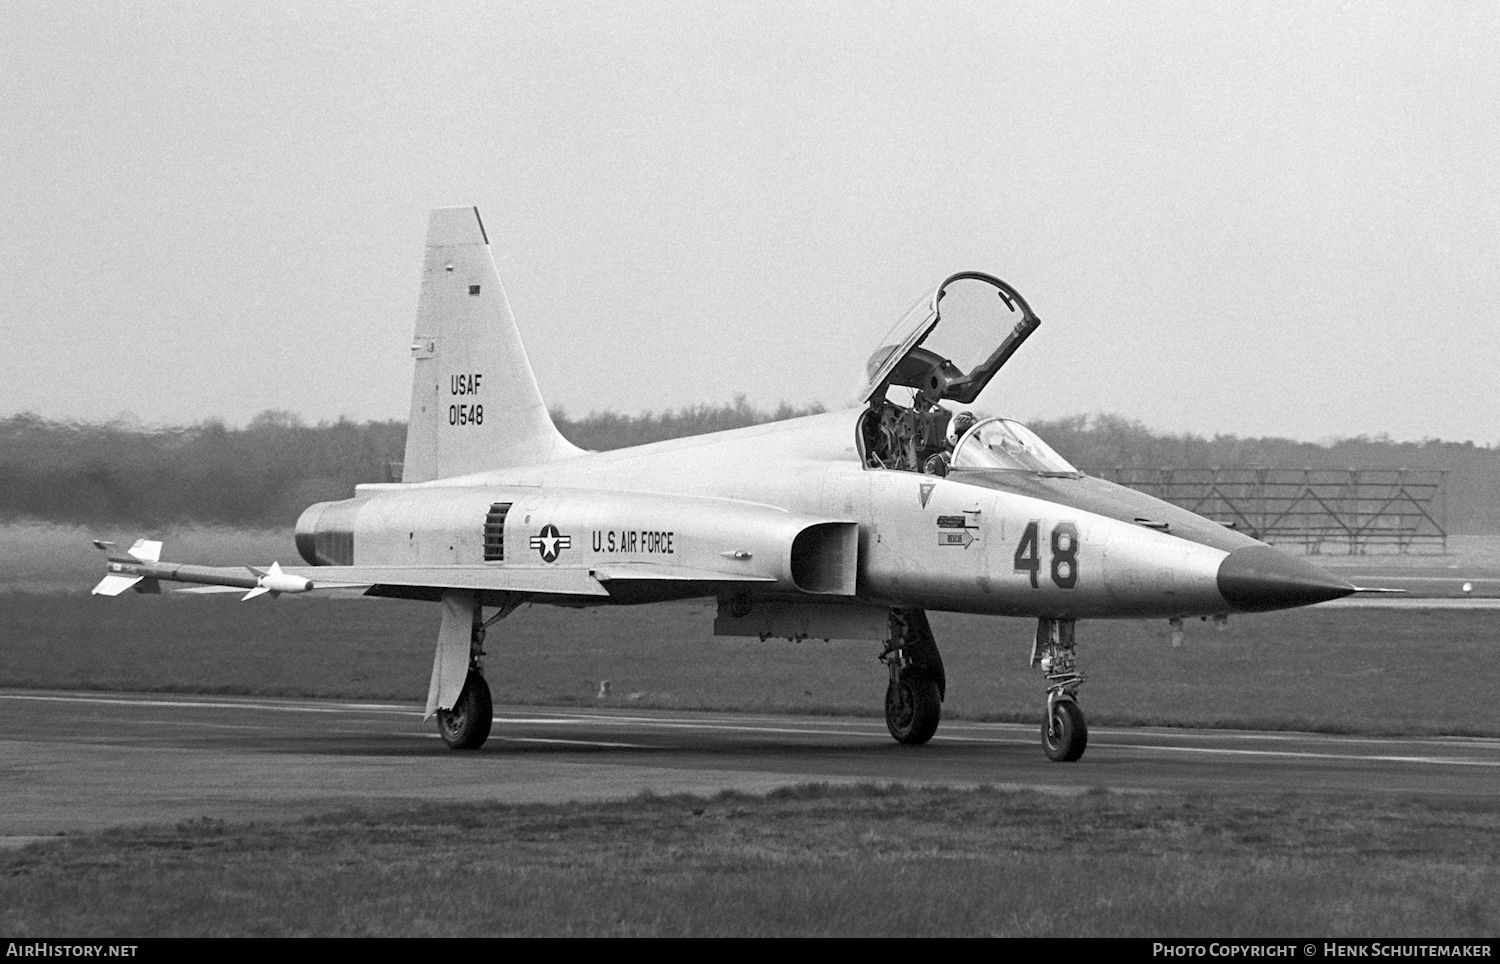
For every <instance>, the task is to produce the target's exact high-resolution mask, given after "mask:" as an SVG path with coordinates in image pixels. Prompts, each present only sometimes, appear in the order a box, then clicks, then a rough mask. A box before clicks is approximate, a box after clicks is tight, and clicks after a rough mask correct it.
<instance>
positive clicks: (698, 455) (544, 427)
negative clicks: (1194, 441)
mask: <svg viewBox="0 0 1500 964" xmlns="http://www.w3.org/2000/svg"><path fill="white" fill-rule="evenodd" d="M1039 324H1040V321H1039V319H1038V318H1037V315H1036V313H1035V312H1034V311H1032V309H1031V307H1030V305H1029V304H1028V303H1027V302H1026V300H1025V299H1024V298H1023V297H1021V295H1020V294H1019V293H1018V292H1017V291H1016V290H1015V289H1014V288H1012V287H1011V286H1010V285H1008V284H1006V283H1005V282H1004V281H1002V280H1000V279H999V278H996V277H994V276H992V275H989V274H983V273H980V272H973V271H970V272H963V273H960V274H955V275H953V276H951V277H949V278H947V279H945V280H943V281H942V282H941V283H940V284H938V285H937V287H936V288H935V289H933V290H932V292H931V293H930V294H928V295H927V296H925V297H923V298H922V299H921V300H919V301H918V302H917V304H916V305H915V306H914V307H913V308H912V309H911V310H910V311H909V312H907V314H906V315H905V316H903V317H902V318H901V320H900V321H899V322H898V323H897V324H896V325H895V327H894V328H892V329H891V331H890V333H889V334H888V335H887V336H886V337H885V338H884V339H882V340H881V341H880V343H879V347H878V348H877V349H876V351H875V352H874V353H873V354H872V355H871V357H870V358H869V361H868V363H867V365H866V366H865V369H864V372H863V375H862V377H861V378H860V379H859V381H858V384H857V387H856V390H855V392H854V396H853V400H854V404H853V405H852V407H850V408H847V409H845V410H842V411H834V412H827V413H824V414H819V415H812V416H808V417H804V418H797V419H792V420H788V421H783V422H776V423H772V424H766V425H758V426H754V427H751V428H744V429H737V430H733V431H727V432H718V433H714V434H710V435H703V436H698V437H694V438H685V439H678V440H673V441H667V442H658V443H655V444H651V445H643V446H639V447H636V448H629V449H621V450H616V451H609V452H585V451H582V450H580V449H579V448H577V447H575V446H574V445H572V444H571V443H569V442H568V441H567V440H566V439H564V438H563V437H562V435H561V434H559V433H558V430H557V428H556V427H555V426H554V424H553V422H552V419H551V417H550V416H549V415H548V412H547V407H546V405H545V404H544V403H543V401H542V396H541V392H540V391H539V390H538V387H537V382H536V378H535V377H534V375H533V374H532V369H531V363H530V361H529V360H528V359H527V356H526V352H525V349H524V348H523V347H522V344H521V338H520V334H519V332H518V330H517V327H516V322H515V319H514V317H513V316H512V313H511V309H510V306H509V304H508V302H507V299H506V296H505V292H504V290H503V289H502V288H501V285H500V279H499V277H498V274H497V272H496V269H495V261H494V258H493V256H492V254H491V252H490V245H489V239H488V236H487V234H486V232H485V229H484V225H483V223H482V221H481V220H480V217H479V212H478V210H477V209H475V208H472V207H454V208H441V209H438V210H435V211H433V212H432V214H431V217H430V220H429V224H428V232H427V248H426V259H425V263H424V265H423V276H422V287H421V294H420V297H419V299H418V306H417V320H416V330H415V333H414V337H413V343H412V347H411V351H412V356H413V358H414V367H415V376H414V379H413V386H412V395H411V414H410V422H409V427H408V430H407V440H406V453H405V462H404V469H403V477H402V481H401V482H399V483H382V484H368V485H360V486H358V487H357V489H356V492H355V495H354V497H353V498H349V499H344V500H341V501H336V502H322V503H318V504H316V505H313V506H311V507H309V508H308V509H307V510H306V511H304V512H303V513H302V515H301V517H300V518H299V519H298V521H297V526H296V544H297V548H298V551H299V552H300V554H301V555H302V558H303V560H304V561H305V562H306V563H307V565H306V566H288V567H282V566H280V565H272V566H265V567H244V568H223V567H205V566H191V565H182V564H176V563H166V562H162V561H161V558H160V554H161V544H160V543H159V542H154V541H147V540H141V541H139V542H137V543H136V544H135V546H133V547H131V548H130V549H129V550H125V551H117V550H116V549H115V548H114V547H113V546H112V545H111V544H109V543H99V545H100V547H101V548H103V549H104V550H105V551H106V552H107V553H108V559H109V561H108V574H107V575H106V576H105V577H104V580H103V581H102V582H100V583H99V585H98V586H97V587H95V589H94V592H96V593H103V594H109V595H113V594H117V593H120V592H123V591H125V590H127V589H135V590H136V591H143V592H154V591H160V585H161V583H162V582H164V581H176V582H185V583H197V584H199V587H198V590H199V591H203V590H209V591H214V590H219V591H237V590H247V595H246V598H250V597H252V596H257V595H271V596H276V595H279V594H281V593H303V592H312V591H318V590H329V589H336V590H345V591H348V590H351V589H352V590H362V591H363V592H365V593H366V594H368V595H371V596H384V597H394V598H399V599H412V600H425V601H429V602H435V603H438V604H440V606H441V612H442V617H441V623H440V628H439V630H438V639H437V646H436V651H435V654H434V657H433V664H432V676H431V681H430V685H429V687H428V696H427V715H428V717H429V718H432V717H436V719H437V726H438V730H439V732H440V733H441V735H442V737H443V739H444V741H445V742H446V743H447V744H448V745H449V746H450V747H453V748H454V749H459V750H472V749H475V748H477V747H479V746H480V745H482V744H483V743H484V742H485V740H486V739H487V737H488V736H489V732H490V726H491V720H492V704H491V698H490V690H489V686H488V684H487V683H486V682H485V676H484V672H485V667H484V657H485V648H484V646H485V638H486V634H487V632H488V631H489V630H490V629H491V628H492V627H493V626H495V624H496V623H497V622H498V621H500V620H502V619H504V618H505V617H506V616H507V615H509V614H510V613H512V612H514V611H515V609H516V608H517V607H518V606H520V605H522V604H523V603H531V604H534V605H556V606H572V607H580V606H619V605H639V604H643V603H654V602H662V601H666V600H679V599H689V598H700V597H706V598H714V599H717V601H718V610H717V616H716V618H715V620H714V624H713V630H714V633H715V634H718V635H728V636H748V637H756V638H759V639H761V640H766V639H770V638H787V639H794V640H796V639H805V638H839V639H865V640H871V641H873V642H876V643H878V646H879V650H878V651H879V658H880V660H881V661H882V662H883V663H884V664H885V666H886V667H887V670H888V676H889V683H888V685H887V687H886V694H885V718H886V723H887V726H888V728H889V730H890V733H891V736H892V737H894V738H895V739H896V740H897V741H899V742H901V743H904V744H911V745H916V744H922V743H925V742H927V741H928V740H929V739H931V738H932V736H933V734H934V733H935V732H936V731H937V728H938V723H939V720H940V718H941V715H942V704H943V700H944V698H945V694H946V691H947V678H946V674H945V673H944V670H943V660H942V657H941V655H940V653H939V648H938V643H937V640H936V639H935V638H934V636H933V632H932V627H931V624H930V623H929V621H928V618H927V613H928V611H930V610H942V611H948V612H962V613H988V614H994V615H999V616H1012V617H1026V618H1028V619H1034V620H1036V633H1035V636H1034V638H1033V639H1032V640H1031V652H1030V662H1031V665H1032V666H1033V667H1035V668H1037V669H1039V670H1040V671H1041V677H1042V685H1043V689H1044V691H1045V711H1044V713H1043V722H1042V727H1041V736H1042V745H1043V748H1044V750H1045V752H1046V755H1047V756H1048V757H1049V758H1051V759H1052V760H1056V761H1060V762H1066V761H1075V760H1078V759H1079V758H1080V757H1081V756H1082V755H1083V752H1084V749H1085V747H1086V746H1087V742H1088V726H1087V723H1086V719H1085V716H1084V713H1083V710H1082V708H1081V707H1080V703H1079V691H1080V686H1081V684H1082V683H1083V681H1084V673H1083V672H1082V670H1081V668H1080V665H1081V664H1080V659H1079V655H1078V650H1077V646H1076V644H1075V626H1076V624H1077V622H1078V621H1079V620H1081V619H1085V620H1086V619H1097V620H1108V619H1125V618H1129V619H1143V618H1150V619H1166V620H1172V621H1180V620H1182V619H1186V618H1188V617H1193V616H1199V617H1205V618H1224V617H1227V616H1228V615H1230V614H1233V613H1254V612H1262V611H1267V610H1275V609H1284V608H1289V607H1295V606H1305V605H1309V604H1312V603H1317V602H1322V601H1324V600H1330V599H1335V598H1338V597H1341V596H1345V595H1347V594H1350V593H1353V592H1356V591H1358V590H1356V588H1355V587H1354V586H1352V585H1350V584H1349V583H1347V582H1344V581H1343V580H1341V579H1337V578H1335V577H1333V576H1331V575H1329V574H1327V573H1325V572H1323V571H1321V570H1319V569H1317V568H1315V567H1314V566H1312V565H1310V564H1308V563H1306V562H1304V561H1302V560H1300V559H1297V558H1294V557H1292V556H1289V555H1286V554H1284V553H1282V552H1280V551H1278V550H1276V549H1274V548H1272V547H1271V546H1269V545H1266V544H1264V543H1261V542H1259V541H1257V540H1255V539H1253V538H1251V537H1250V536H1248V535H1245V534H1243V533H1240V532H1236V531H1233V530H1231V529H1228V528H1225V527H1224V526H1221V525H1219V524H1217V523H1215V522H1211V521H1209V520H1208V519H1205V518H1202V517H1200V516H1198V515H1195V514H1193V513H1191V512H1188V511H1186V510H1184V509H1181V508H1178V507H1176V506H1173V505H1171V504H1168V503H1166V502H1162V501H1159V500H1157V499H1154V498H1151V497H1149V496H1146V495H1144V494H1142V493H1139V492H1136V491H1134V490H1132V489H1128V488H1124V487H1121V486H1119V485H1115V484H1112V483H1110V482H1106V481H1103V480H1101V479H1096V478H1091V477H1089V476H1087V475H1085V474H1084V473H1082V472H1080V471H1078V469H1076V468H1074V467H1073V466H1072V465H1070V464H1069V463H1068V461H1067V460H1066V459H1064V458H1063V457H1062V456H1060V455H1059V454H1058V453H1057V452H1055V451H1054V450H1053V449H1052V448H1051V447H1049V446H1048V445H1047V443H1046V442H1044V441H1043V440H1042V439H1041V438H1039V437H1038V436H1037V435H1035V434H1034V433H1032V432H1031V431H1030V430H1028V429H1027V428H1025V427H1024V426H1023V425H1021V424H1019V423H1018V422H1015V421H1013V420H1011V419H1008V418H1000V417H991V418H982V419H981V418H976V417H974V416H973V415H972V414H970V413H969V412H968V411H967V410H965V409H964V407H965V406H968V405H970V404H972V403H973V402H974V400H975V399H976V398H977V397H978V395H979V393H980V392H981V391H982V390H983V389H984V388H985V386H986V385H988V384H989V383H990V381H991V380H992V379H993V378H995V376H996V375H997V373H998V372H999V371H1000V369H1001V368H1002V367H1003V366H1004V365H1005V364H1006V362H1007V361H1008V360H1009V359H1010V358H1011V356H1012V355H1013V353H1014V352H1015V351H1016V349H1017V348H1019V347H1020V346H1021V344H1022V342H1024V341H1025V340H1026V339H1027V338H1028V337H1029V336H1030V335H1031V334H1032V332H1034V331H1035V330H1036V329H1037V326H1038V325H1039ZM190 591H191V590H190ZM1175 624H1176V625H1178V626H1180V622H1178V623H1175Z"/></svg>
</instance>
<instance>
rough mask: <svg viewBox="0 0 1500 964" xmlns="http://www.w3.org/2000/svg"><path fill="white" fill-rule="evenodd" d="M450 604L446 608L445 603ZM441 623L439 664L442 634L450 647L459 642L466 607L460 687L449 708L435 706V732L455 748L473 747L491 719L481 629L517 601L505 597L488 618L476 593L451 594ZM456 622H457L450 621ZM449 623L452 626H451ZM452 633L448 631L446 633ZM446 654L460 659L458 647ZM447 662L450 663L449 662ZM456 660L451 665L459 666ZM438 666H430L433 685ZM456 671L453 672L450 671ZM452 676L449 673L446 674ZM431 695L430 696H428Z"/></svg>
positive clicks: (480, 742)
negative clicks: (465, 659)
mask: <svg viewBox="0 0 1500 964" xmlns="http://www.w3.org/2000/svg"><path fill="white" fill-rule="evenodd" d="M450 603H451V606H452V607H453V609H452V610H450V609H449V608H448V607H449V606H450ZM444 605H445V610H444V617H443V618H444V627H443V629H442V630H441V631H440V632H439V640H438V657H437V660H438V664H439V665H441V664H442V662H443V658H444V646H445V644H444V637H446V638H447V639H448V640H449V641H450V643H451V644H452V645H453V646H454V647H462V646H463V632H464V630H463V628H462V627H463V623H462V622H459V621H458V620H461V619H462V618H463V616H462V614H463V612H464V610H465V609H467V610H468V623H469V627H468V636H469V645H468V669H467V674H466V675H465V677H464V685H463V690H462V691H460V692H459V694H458V698H457V699H456V700H454V701H453V706H452V707H449V708H442V707H437V708H436V713H437V723H438V734H439V735H440V736H441V737H442V738H443V742H444V743H446V744H448V746H449V747H450V748H452V749H455V750H477V749H479V748H480V747H481V746H483V745H484V741H485V740H487V739H489V736H490V726H491V724H492V723H493V722H494V718H495V710H494V703H493V702H492V701H491V699H490V685H489V684H488V683H486V682H485V679H484V655H485V654H484V636H485V631H486V630H487V629H489V627H490V626H491V625H493V624H494V623H496V622H498V621H499V620H501V619H504V618H505V617H506V616H508V615H510V614H511V613H512V612H514V611H515V608H516V605H517V601H516V600H513V599H507V600H506V602H505V604H504V605H502V606H501V607H500V611H499V612H497V613H495V615H493V616H491V617H490V618H489V619H488V620H486V619H485V618H484V607H483V606H481V605H480V604H479V599H478V597H477V596H464V597H458V596H455V597H453V598H452V599H451V600H449V599H445V600H444ZM455 622H457V625H454V623H455ZM449 627H452V628H451V629H450V628H449ZM450 634H452V635H450ZM449 654H450V655H451V656H452V657H455V658H456V659H457V660H462V659H463V650H462V648H456V649H450V650H449ZM450 665H451V664H450ZM463 665H464V664H463V663H462V662H459V663H458V665H457V666H456V667H453V668H454V669H459V668H461V667H463ZM438 672H439V670H438V667H434V682H433V689H434V692H436V690H437V687H438V682H437V681H438V675H437V674H438ZM454 675H456V674H454ZM449 678H452V677H449ZM429 699H431V697H429Z"/></svg>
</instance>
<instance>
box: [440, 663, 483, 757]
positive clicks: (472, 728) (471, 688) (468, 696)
mask: <svg viewBox="0 0 1500 964" xmlns="http://www.w3.org/2000/svg"><path fill="white" fill-rule="evenodd" d="M494 718H495V708H494V704H492V703H491V702H490V684H488V683H486V682H485V681H484V677H483V676H481V675H479V674H478V673H474V672H471V673H469V678H468V679H466V680H464V689H463V692H462V693H460V694H458V702H457V703H456V704H454V707H453V709H451V710H438V714H437V720H438V732H439V733H440V734H442V736H443V742H444V743H446V744H448V745H449V746H450V747H452V748H453V749H455V750H477V749H479V748H480V747H481V746H484V741H485V740H487V739H489V737H490V723H491V722H492V721H493V720H494Z"/></svg>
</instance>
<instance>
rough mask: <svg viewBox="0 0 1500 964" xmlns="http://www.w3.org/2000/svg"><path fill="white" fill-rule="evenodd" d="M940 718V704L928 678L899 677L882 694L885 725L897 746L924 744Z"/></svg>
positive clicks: (909, 674)
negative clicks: (883, 697) (883, 696)
mask: <svg viewBox="0 0 1500 964" xmlns="http://www.w3.org/2000/svg"><path fill="white" fill-rule="evenodd" d="M942 717H943V700H942V697H940V696H939V695H938V685H937V683H936V682H935V681H934V680H932V679H931V678H930V677H927V676H923V675H921V674H920V673H902V674H901V675H900V677H899V678H897V679H896V680H895V681H894V682H892V683H891V685H890V686H889V687H888V688H887V689H886V691H885V725H886V728H887V729H889V730H890V731H891V736H894V737H895V738H896V742H897V743H905V744H906V745H907V746H917V745H919V744H922V743H926V742H927V741H928V740H930V739H932V734H934V733H936V732H937V728H938V721H939V720H941V719H942Z"/></svg>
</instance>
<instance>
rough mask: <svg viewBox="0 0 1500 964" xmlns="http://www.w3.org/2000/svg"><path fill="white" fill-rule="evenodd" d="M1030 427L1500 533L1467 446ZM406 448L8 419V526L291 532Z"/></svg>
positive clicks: (665, 418) (267, 417)
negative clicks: (1309, 480) (1405, 477)
mask: <svg viewBox="0 0 1500 964" xmlns="http://www.w3.org/2000/svg"><path fill="white" fill-rule="evenodd" d="M819 411H822V408H821V407H820V406H811V407H808V408H796V407H793V406H789V405H786V404H783V405H781V406H780V407H778V408H777V409H775V410H772V411H766V410H762V409H758V408H756V407H754V406H753V405H750V404H749V403H748V402H747V401H746V400H745V399H744V398H743V397H742V398H737V399H735V401H734V402H732V403H729V404H725V405H717V406H715V405H697V406H692V407H690V408H684V409H678V410H676V411H669V412H661V413H643V414H640V415H620V414H617V413H614V412H602V413H601V412H595V413H590V414H589V415H587V416H585V417H583V418H571V417H569V416H567V415H566V414H565V413H563V412H560V411H555V412H553V413H552V414H553V418H554V420H555V421H556V422H557V425H558V428H559V430H561V432H562V433H563V435H565V436H566V437H567V438H568V439H569V440H571V441H572V442H573V443H574V444H576V445H579V446H581V447H583V448H586V449H594V450H600V451H603V450H606V449H613V448H622V447H625V446H630V445H642V444H645V443H648V442H656V441H661V440H663V439H669V438H678V437H681V436H686V435H696V434H700V433H704V432H715V431H721V430H724V429H731V428H741V427H743V426H746V425H755V424H758V423H761V422H768V421H774V420H779V419H786V418H794V417H797V416H801V415H809V414H815V413H817V412H819ZM1031 427H1032V428H1033V429H1035V430H1036V431H1037V433H1038V434H1040V435H1041V436H1042V437H1043V438H1045V439H1047V440H1048V441H1049V442H1050V443H1051V444H1052V446H1053V447H1054V448H1056V449H1057V450H1058V451H1059V452H1061V453H1062V454H1063V455H1064V456H1065V457H1066V458H1068V459H1069V460H1070V461H1071V462H1073V463H1074V464H1075V465H1079V466H1082V467H1085V468H1097V469H1106V468H1114V467H1119V466H1124V467H1142V466H1149V467H1159V468H1160V467H1173V468H1196V467H1204V468H1207V467H1214V466H1228V465H1233V466H1264V467H1270V468H1303V467H1311V468H1340V469H1343V468H1351V467H1366V466H1369V467H1380V468H1408V469H1447V470H1448V471H1449V475H1448V484H1447V492H1446V510H1447V512H1446V516H1447V528H1448V531H1449V532H1450V533H1483V532H1500V449H1497V448H1495V447H1492V446H1476V445H1474V444H1473V443H1472V442H1462V443H1459V442H1441V441H1436V440H1428V441H1423V442H1393V441H1391V440H1389V439H1386V438H1380V437H1377V438H1365V437H1359V438H1352V439H1342V440H1340V441H1337V442H1334V443H1332V444H1329V445H1319V444H1313V443H1309V442H1295V441H1292V440H1289V439H1278V438H1256V439H1247V438H1239V437H1237V436H1232V435H1219V436H1214V437H1213V438H1205V437H1203V436H1198V435H1167V434H1162V433H1159V432H1153V431H1152V430H1150V429H1148V428H1147V427H1146V426H1144V425H1142V424H1141V423H1140V422H1136V421H1131V420H1129V419H1126V418H1121V417H1119V416H1114V415H1098V416H1074V417H1070V418H1065V419H1059V420H1055V421H1036V422H1032V423H1031ZM405 444H406V425H405V423H403V422H395V421H390V422H350V421H344V420H340V421H337V422H322V423H319V424H317V425H307V424H304V423H303V422H302V421H301V420H300V419H299V418H298V417H296V416H295V415H292V414H290V413H288V412H278V411H270V412H263V413H261V414H260V415H258V416H256V417H255V419H253V420H252V421H251V422H250V424H249V425H247V426H245V427H244V428H229V427H227V426H225V425H224V423H223V422H220V421H207V422H200V423H198V424H196V425H191V426H187V427H172V428H160V427H142V426H139V425H133V424H130V423H125V422H109V423H104V424H76V423H65V422H53V421H47V420H45V419H41V418H38V417H36V416H34V415H16V416H12V417H10V418H7V419H3V420H0V519H4V520H20V519H35V520H43V521H54V522H79V523H83V522H90V523H100V522H109V523H119V524H138V525H160V524H164V523H173V522H199V523H212V524H222V525H234V526H271V527H282V526H288V525H290V524H291V523H292V522H293V521H295V519H296V518H297V515H298V514H299V513H300V512H301V511H302V509H304V508H306V507H307V506H308V505H309V504H311V503H313V502H318V501H322V500H327V499H338V498H344V497H347V496H348V495H350V494H352V493H353V491H354V486H355V484H356V483H359V482H382V481H387V480H388V479H389V478H390V477H391V476H390V472H391V467H392V466H393V465H394V464H396V463H399V461H400V459H401V457H402V453H403V450H404V448H405Z"/></svg>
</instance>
